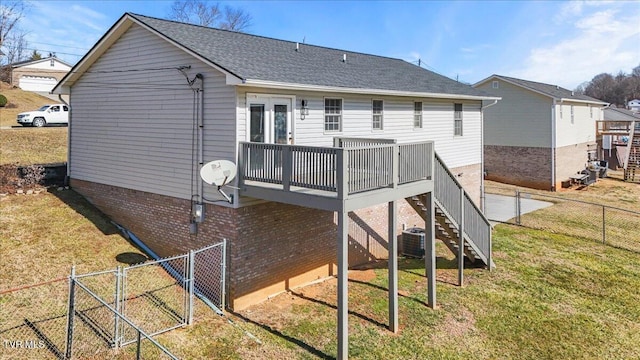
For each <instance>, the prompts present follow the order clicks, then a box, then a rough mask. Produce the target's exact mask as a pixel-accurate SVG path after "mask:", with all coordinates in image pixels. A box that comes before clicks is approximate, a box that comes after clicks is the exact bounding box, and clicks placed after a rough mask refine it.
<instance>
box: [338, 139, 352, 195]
mask: <svg viewBox="0 0 640 360" xmlns="http://www.w3.org/2000/svg"><path fill="white" fill-rule="evenodd" d="M348 156H349V150H347V149H344V148H339V149H338V150H337V151H336V171H337V174H336V190H337V192H338V199H344V198H346V197H347V195H348V194H349V171H348V170H347V167H348V165H349V164H348V163H349V159H348Z"/></svg>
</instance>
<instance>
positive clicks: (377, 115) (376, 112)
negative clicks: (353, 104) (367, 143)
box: [371, 100, 384, 130]
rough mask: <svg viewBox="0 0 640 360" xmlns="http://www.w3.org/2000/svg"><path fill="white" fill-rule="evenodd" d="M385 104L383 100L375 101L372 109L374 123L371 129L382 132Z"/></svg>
mask: <svg viewBox="0 0 640 360" xmlns="http://www.w3.org/2000/svg"><path fill="white" fill-rule="evenodd" d="M383 106H384V104H383V103H382V100H373V101H372V104H371V107H372V110H373V111H372V114H373V117H372V122H371V128H373V130H382V108H383Z"/></svg>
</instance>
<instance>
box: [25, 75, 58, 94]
mask: <svg viewBox="0 0 640 360" xmlns="http://www.w3.org/2000/svg"><path fill="white" fill-rule="evenodd" d="M57 83H58V80H56V79H55V78H52V77H39V76H23V77H21V78H20V82H19V83H18V87H20V89H22V90H25V91H46V92H49V91H51V90H52V89H53V87H54V86H56V84H57Z"/></svg>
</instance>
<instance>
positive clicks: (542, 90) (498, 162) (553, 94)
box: [473, 75, 607, 190]
mask: <svg viewBox="0 0 640 360" xmlns="http://www.w3.org/2000/svg"><path fill="white" fill-rule="evenodd" d="M473 87H474V88H476V89H480V90H484V91H486V92H490V93H492V94H494V95H495V96H500V97H501V98H502V100H500V101H498V103H497V104H496V105H495V106H491V107H489V108H488V109H486V110H485V112H484V162H485V167H484V171H485V172H486V178H487V179H489V180H495V181H500V182H505V183H508V184H515V185H520V186H525V187H531V188H536V189H544V190H556V189H558V188H560V186H561V184H562V182H563V181H566V180H568V179H569V176H571V175H573V174H576V173H577V172H578V171H580V170H583V169H584V168H585V164H586V163H587V161H588V160H589V156H590V155H589V154H591V156H592V157H594V159H595V154H596V135H595V126H596V121H598V120H601V119H602V108H603V107H604V106H606V105H607V103H605V102H603V101H600V100H597V99H594V98H592V97H589V96H586V95H582V94H575V93H574V92H573V91H571V90H567V89H564V88H562V87H560V86H557V85H550V84H543V83H539V82H534V81H528V80H522V79H516V78H512V77H507V76H502V75H492V76H489V77H488V78H486V79H484V80H482V81H479V82H478V83H476V84H474V85H473Z"/></svg>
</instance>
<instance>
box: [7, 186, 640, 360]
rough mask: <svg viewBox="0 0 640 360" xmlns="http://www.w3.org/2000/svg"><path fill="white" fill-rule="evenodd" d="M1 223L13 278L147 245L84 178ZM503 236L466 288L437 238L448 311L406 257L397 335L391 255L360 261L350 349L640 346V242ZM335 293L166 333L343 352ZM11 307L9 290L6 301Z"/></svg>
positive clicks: (296, 353)
mask: <svg viewBox="0 0 640 360" xmlns="http://www.w3.org/2000/svg"><path fill="white" fill-rule="evenodd" d="M604 185H606V184H603V185H601V186H604ZM614 185H615V186H618V185H620V184H618V183H614ZM625 186H626V185H625ZM592 191H594V192H595V191H600V190H598V189H594V190H592ZM559 195H560V196H565V195H567V194H566V193H560V194H559ZM571 195H572V196H574V195H576V194H575V193H572V194H571ZM620 201H624V200H620ZM556 206H562V205H556ZM549 221H556V222H558V224H562V221H563V220H562V219H561V218H556V219H555V220H554V219H551V220H549ZM0 223H2V226H1V227H0V242H1V246H0V257H1V258H2V259H3V261H2V262H0V283H1V284H2V289H6V288H8V287H13V286H19V285H25V284H29V283H33V282H38V281H45V280H49V279H52V278H57V277H60V276H65V275H67V274H68V272H69V269H70V266H71V265H72V264H77V268H78V272H80V273H82V272H88V271H96V270H104V269H111V268H113V267H115V266H116V265H117V264H118V263H117V261H116V256H117V255H118V254H119V253H123V252H137V250H136V249H135V248H134V247H132V246H131V245H130V244H129V243H128V242H127V241H126V240H124V239H123V238H122V237H120V236H119V235H118V234H117V233H116V232H115V229H114V228H113V227H112V226H111V225H110V224H109V223H108V221H107V219H105V218H104V217H103V216H102V215H101V214H100V213H98V212H97V211H96V210H95V209H94V208H93V207H92V206H91V205H90V204H88V203H87V202H86V201H84V200H83V199H82V198H81V197H79V196H78V195H77V194H75V193H74V192H73V191H71V190H66V191H62V192H57V191H53V192H52V193H41V194H39V195H32V196H27V195H10V196H6V197H2V198H0ZM623 230H624V231H629V232H632V231H637V229H635V228H628V229H623ZM493 239H494V260H495V263H496V266H497V268H496V269H495V270H494V271H492V272H489V271H486V270H482V269H466V270H465V279H466V284H465V286H464V287H462V288H460V287H457V286H456V285H454V284H455V279H456V270H455V259H454V258H453V257H452V256H451V255H450V254H449V252H448V250H447V249H445V248H444V246H441V245H438V249H437V251H438V273H437V279H438V283H437V296H438V298H437V301H438V307H437V309H436V310H431V309H429V308H427V307H426V306H425V304H424V302H425V300H426V296H425V290H426V280H425V277H424V275H423V274H424V265H423V263H422V261H421V260H413V259H400V268H401V271H400V274H399V292H400V295H401V296H400V299H399V302H400V306H399V310H400V319H399V320H400V332H399V333H398V334H391V333H390V332H389V331H388V330H386V328H385V326H386V323H387V291H386V288H387V280H386V279H387V271H386V269H385V267H386V264H385V263H382V264H379V265H380V266H378V268H375V269H373V270H356V271H351V272H350V277H351V278H352V279H351V281H350V283H349V311H350V316H349V331H350V338H349V340H350V348H349V353H350V357H351V358H353V359H474V360H475V359H604V358H616V359H631V358H640V347H639V346H637V344H639V343H640V307H639V306H638V305H637V304H638V303H639V302H640V292H638V291H637V289H638V288H640V266H639V265H638V264H639V263H640V254H638V253H637V252H634V251H629V250H623V249H618V248H614V247H610V246H605V245H602V244H599V243H597V242H594V241H587V240H585V239H581V238H576V237H570V236H566V235H561V234H555V233H550V232H545V231H540V230H532V229H527V228H523V227H517V226H512V225H499V226H497V227H496V229H495V232H494V238H493ZM5 259H11V260H10V261H6V260H5ZM2 289H0V291H1V290H2ZM335 294H336V281H335V279H334V280H330V281H327V282H324V283H320V284H315V285H311V286H307V287H304V288H301V289H298V290H296V291H294V292H291V293H287V294H282V295H279V296H276V297H274V298H272V299H270V300H268V301H266V302H264V303H262V304H258V305H256V306H253V307H251V308H249V309H247V310H244V311H242V312H240V313H238V314H233V313H230V314H228V317H227V318H221V317H218V316H217V315H214V314H213V313H212V312H209V313H206V312H205V313H201V312H199V313H198V315H197V318H198V320H197V321H196V323H195V324H194V325H191V326H189V327H187V328H183V329H179V330H175V331H172V332H170V333H167V334H164V335H161V336H160V337H159V340H160V341H161V343H162V344H163V345H165V346H166V347H167V348H168V349H170V350H171V351H173V352H174V353H175V354H176V355H178V356H180V357H181V358H185V359H198V358H221V359H271V358H290V359H312V358H324V357H334V356H335V354H336V346H337V345H336V336H335V328H336V312H335V301H336V300H335ZM0 300H1V299H0ZM31 300H32V302H31V303H30V304H31V305H28V306H27V305H24V304H23V305H20V306H18V307H15V308H13V313H21V312H33V311H35V310H36V309H46V308H47V306H46V305H47V301H49V300H51V299H49V298H48V297H47V294H41V295H40V296H38V297H37V301H35V300H34V299H31ZM0 302H2V301H0ZM9 306H10V304H9V303H7V302H6V300H5V302H4V303H3V310H5V311H6V310H7V309H9ZM228 320H230V321H232V322H233V324H231V323H230V322H229V321H228ZM1 324H2V321H0V325H1ZM0 358H2V356H1V355H0Z"/></svg>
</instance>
